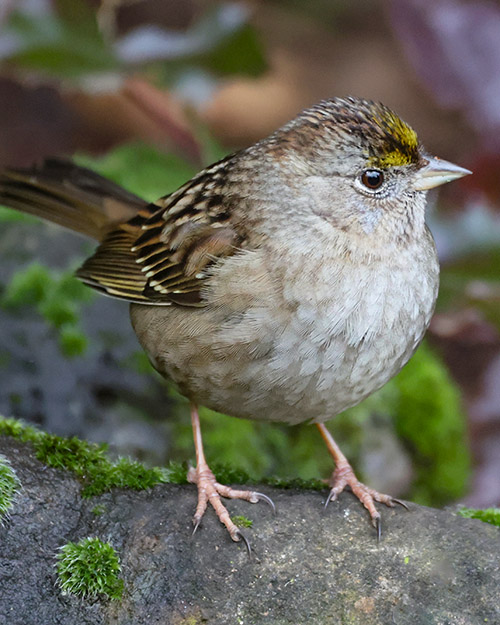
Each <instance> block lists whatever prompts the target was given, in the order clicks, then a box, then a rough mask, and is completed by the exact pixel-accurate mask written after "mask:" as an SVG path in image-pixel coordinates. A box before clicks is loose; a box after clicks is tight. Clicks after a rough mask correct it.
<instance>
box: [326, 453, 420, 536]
mask: <svg viewBox="0 0 500 625" xmlns="http://www.w3.org/2000/svg"><path fill="white" fill-rule="evenodd" d="M329 486H331V490H330V493H329V495H328V497H327V499H326V502H325V508H326V506H327V505H328V504H329V503H330V501H335V499H337V497H338V496H339V495H340V493H341V492H342V491H343V490H344V489H345V487H346V486H349V488H350V489H351V490H352V492H353V493H354V495H355V496H356V497H357V498H358V499H359V500H360V502H361V503H362V504H363V506H364V507H365V508H366V509H367V510H368V512H369V514H370V517H371V521H372V525H373V527H374V528H375V529H376V530H377V538H378V540H380V536H381V534H382V524H381V520H380V513H379V512H378V510H377V508H376V507H375V502H376V501H377V502H379V503H383V504H385V505H386V506H389V507H390V508H393V507H394V506H395V504H399V505H400V506H403V508H406V510H408V506H407V505H406V504H405V503H403V502H402V501H400V500H399V499H395V498H394V497H391V496H390V495H384V494H383V493H379V492H378V491H376V490H374V489H373V488H370V487H369V486H366V485H365V484H363V483H362V482H360V481H359V480H358V478H357V477H356V475H355V473H354V471H353V469H352V467H351V465H350V464H349V463H348V462H346V463H342V464H341V465H340V466H337V468H336V469H335V471H334V472H333V474H332V477H331V478H330V482H329Z"/></svg>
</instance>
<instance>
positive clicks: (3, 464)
mask: <svg viewBox="0 0 500 625" xmlns="http://www.w3.org/2000/svg"><path fill="white" fill-rule="evenodd" d="M20 488H21V483H20V481H19V478H18V477H17V475H16V472H15V471H14V469H13V468H12V467H11V466H10V462H9V460H8V459H7V458H6V457H5V456H3V455H2V454H0V523H1V522H2V521H3V520H4V519H5V517H6V516H7V515H8V514H9V512H10V510H11V509H12V506H13V505H14V500H15V498H16V495H17V493H18V492H19V489H20Z"/></svg>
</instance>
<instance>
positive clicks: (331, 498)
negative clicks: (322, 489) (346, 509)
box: [324, 490, 337, 510]
mask: <svg viewBox="0 0 500 625" xmlns="http://www.w3.org/2000/svg"><path fill="white" fill-rule="evenodd" d="M336 499H337V493H334V492H333V490H331V491H330V492H329V493H328V497H327V498H326V501H325V505H324V509H325V510H326V509H327V507H328V504H329V503H330V501H335V500H336Z"/></svg>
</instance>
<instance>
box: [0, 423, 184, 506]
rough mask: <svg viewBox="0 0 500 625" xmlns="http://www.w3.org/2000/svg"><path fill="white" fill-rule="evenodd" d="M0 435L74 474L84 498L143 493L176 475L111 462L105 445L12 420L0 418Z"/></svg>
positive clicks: (121, 460)
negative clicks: (28, 446)
mask: <svg viewBox="0 0 500 625" xmlns="http://www.w3.org/2000/svg"><path fill="white" fill-rule="evenodd" d="M2 434H3V435H4V436H12V437H14V438H17V439H19V440H21V441H24V442H29V443H31V444H32V445H33V447H34V449H35V453H36V457H37V458H38V460H40V461H41V462H43V463H45V464H47V465H49V466H51V467H55V468H58V469H66V470H67V471H71V472H72V473H74V474H75V475H76V476H77V477H78V478H79V479H80V480H81V482H82V484H83V488H82V495H83V496H84V497H91V496H93V495H100V494H101V493H104V492H107V491H109V490H110V489H112V488H132V489H134V490H144V489H147V488H151V487H152V486H154V485H155V484H159V483H161V482H176V480H174V479H170V476H172V477H173V476H177V472H176V471H175V470H172V472H169V471H168V470H164V469H160V468H157V467H153V468H148V467H145V466H144V465H142V464H141V463H140V462H136V461H134V460H129V459H128V458H119V459H118V460H117V461H115V462H112V461H111V460H109V459H108V458H107V457H106V449H107V447H106V445H96V444H94V443H87V442H85V441H82V440H80V439H78V438H76V437H73V438H62V437H60V436H55V435H54V434H47V433H45V432H41V431H39V430H37V429H35V428H33V427H31V426H29V425H25V424H23V423H21V422H20V421H17V420H16V419H6V418H3V417H0V435H2ZM184 481H185V477H184Z"/></svg>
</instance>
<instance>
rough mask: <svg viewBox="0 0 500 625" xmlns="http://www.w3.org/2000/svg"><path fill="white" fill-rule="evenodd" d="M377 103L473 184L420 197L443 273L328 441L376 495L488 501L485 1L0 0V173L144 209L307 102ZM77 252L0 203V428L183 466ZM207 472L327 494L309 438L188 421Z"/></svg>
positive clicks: (491, 210) (495, 354)
mask: <svg viewBox="0 0 500 625" xmlns="http://www.w3.org/2000/svg"><path fill="white" fill-rule="evenodd" d="M337 95H356V96H361V97H366V98H370V99H374V100H381V101H383V102H384V103H386V104H387V105H389V106H390V107H392V108H394V109H395V110H396V111H397V112H398V113H399V114H400V115H401V116H402V118H403V119H405V120H406V121H407V122H409V123H410V124H411V125H412V126H413V127H414V128H415V129H416V130H417V131H418V133H419V137H420V139H421V140H422V142H423V143H424V144H425V145H426V147H427V148H428V149H429V151H431V152H432V153H434V154H436V155H438V156H441V157H442V158H445V159H447V160H451V161H454V162H456V163H458V164H460V165H462V166H464V167H467V168H469V169H471V170H473V171H474V175H473V176H470V177H467V178H466V179H464V180H463V181H459V182H456V183H453V184H452V185H449V186H446V187H445V188H443V190H442V191H441V192H440V193H439V196H437V195H432V196H431V198H430V209H429V223H430V225H431V229H432V231H433V233H434V235H435V238H436V242H437V246H438V250H439V254H440V257H441V262H442V285H441V292H440V298H439V302H438V307H437V311H436V315H435V317H434V319H433V321H432V325H431V329H430V331H429V333H428V337H427V340H426V342H425V344H424V345H423V346H422V347H421V348H419V350H418V351H417V354H416V355H415V357H414V358H413V359H412V361H411V362H410V364H409V365H408V366H407V367H405V369H404V370H403V371H402V372H401V374H400V375H399V376H397V378H396V379H395V380H394V381H392V382H391V383H390V384H388V385H387V386H386V387H385V388H384V389H382V390H381V391H379V392H378V393H377V394H376V395H375V396H373V397H372V398H370V399H369V400H367V401H366V402H365V403H364V404H362V405H361V406H359V407H356V408H354V409H352V410H350V411H349V412H348V413H346V414H344V415H341V416H339V417H338V418H336V419H335V421H332V423H331V424H330V426H331V430H332V432H333V433H334V435H335V436H336V438H337V440H338V442H339V443H340V444H341V446H342V447H343V450H344V452H345V453H346V454H347V455H348V456H349V457H350V459H351V460H352V461H353V462H354V464H355V466H356V468H357V470H358V471H359V473H360V474H361V475H362V476H363V477H364V479H366V480H367V481H368V482H369V483H370V484H372V485H373V486H375V487H376V488H378V489H380V490H382V491H384V492H390V493H391V494H393V495H398V496H406V497H410V498H413V499H414V500H416V501H419V502H421V503H426V504H431V505H442V504H445V503H450V502H455V501H462V502H466V503H468V504H469V505H473V506H478V507H487V506H492V505H498V504H500V479H499V476H500V334H499V330H500V314H499V311H500V308H499V303H500V219H499V210H500V176H499V172H500V3H498V2H491V1H486V0H484V1H480V0H476V1H473V0H471V1H468V0H393V1H392V2H391V1H389V0H385V1H384V0H364V2H359V3H354V2H351V3H348V2H341V1H340V0H312V1H307V2H306V1H305V0H289V1H285V0H281V1H280V0H266V1H263V0H262V1H258V0H255V1H241V2H209V1H208V0H206V1H205V0H101V1H99V0H2V2H1V3H0V166H6V165H9V166H26V165H31V164H32V163H33V162H34V161H39V160H40V159H42V158H43V157H46V156H49V155H67V156H71V157H74V158H76V159H77V160H78V161H79V162H80V163H82V164H85V165H87V166H90V167H93V168H94V169H96V170H98V171H100V172H101V173H103V174H105V175H108V176H109V177H111V178H113V179H114V180H116V181H117V182H119V183H121V184H123V185H124V186H125V187H127V188H128V189H130V190H131V191H133V192H135V193H137V194H138V195H142V196H144V197H145V198H146V199H149V200H154V199H156V198H157V197H159V196H161V195H165V194H166V193H169V192H170V191H173V190H174V189H175V188H176V187H177V186H179V185H180V184H182V183H183V182H184V181H185V180H186V179H188V178H189V177H191V176H192V175H193V174H194V173H195V172H196V171H197V170H199V169H200V168H201V167H203V166H205V165H207V164H209V163H210V162H212V161H214V160H216V159H218V158H220V157H222V156H223V155H224V154H226V153H228V152H230V151H232V150H234V149H237V148H239V147H243V146H246V145H248V144H250V143H252V142H254V141H256V140H257V139H259V138H261V137H263V136H265V135H267V134H268V133H270V132H271V131H272V130H274V129H275V128H277V127H278V126H279V125H281V124H282V123H284V122H286V121H287V120H289V119H290V118H292V117H293V116H294V115H296V114H297V113H298V112H299V111H300V110H301V109H302V108H304V107H306V106H309V105H311V104H313V103H315V102H316V101H318V100H319V99H321V98H329V97H333V96H337ZM91 251H92V244H91V243H90V242H87V241H85V240H82V239H80V238H78V237H77V236H75V235H73V234H71V233H68V232H65V231H63V230H61V229H59V228H57V227H55V226H52V225H49V224H41V223H40V222H37V221H36V220H34V219H32V218H28V217H25V216H21V215H19V214H17V213H14V212H12V211H10V210H8V209H4V208H0V413H1V414H3V415H4V416H16V417H20V418H23V419H25V420H27V421H30V422H34V423H36V424H38V425H40V426H41V427H43V428H44V429H46V430H49V431H52V432H55V433H58V434H63V435H73V434H76V435H78V436H81V437H84V438H87V439H89V440H94V441H106V442H108V443H109V444H110V447H111V450H112V452H113V453H119V454H128V455H131V456H133V457H136V458H139V459H141V460H144V461H145V462H148V463H152V464H165V463H166V462H168V461H169V460H171V459H176V460H181V461H188V459H190V458H193V456H194V453H193V449H192V443H191V433H190V421H189V412H188V406H187V402H186V400H184V399H183V398H182V397H181V396H179V395H178V394H177V393H176V391H175V389H173V388H171V387H169V386H167V385H166V384H165V383H164V382H163V381H162V380H161V379H160V378H159V376H158V375H157V374H156V373H155V372H154V371H153V370H152V369H151V368H150V366H149V365H148V363H147V360H146V358H145V356H144V355H143V354H142V352H141V350H140V348H139V346H138V343H137V341H136V339H135V336H134V334H133V331H132V329H131V327H130V324H129V320H128V310H127V306H126V305H125V304H124V303H123V302H119V301H113V300H111V299H107V298H105V297H101V296H99V295H97V294H95V293H93V292H91V291H90V290H89V289H86V288H85V287H83V286H82V285H80V284H79V283H78V282H77V281H76V280H75V279H74V278H73V277H72V272H73V270H74V269H75V268H76V267H77V266H78V264H79V263H80V262H81V261H82V259H83V258H84V257H85V256H86V255H87V254H89V253H90V252H91ZM202 414H203V416H204V419H203V422H202V426H203V428H204V435H205V444H206V447H207V455H208V458H209V460H212V461H214V460H216V461H218V462H221V463H223V464H226V465H227V464H231V465H233V466H234V467H236V468H238V469H241V470H243V471H245V472H247V473H248V474H250V475H251V476H252V477H254V478H256V479H258V478H260V477H262V476H272V475H277V476H280V477H285V478H286V477H297V476H299V477H302V478H311V477H327V476H328V475H329V474H330V471H331V469H332V467H331V462H330V459H329V457H328V454H327V452H326V449H324V448H323V445H322V442H321V441H320V440H319V436H318V434H317V431H316V429H315V428H311V427H308V426H300V427H293V428H287V427H282V426H277V425H272V424H262V423H257V424H256V423H250V422H246V421H240V420H237V419H232V418H228V417H225V416H221V415H216V414H215V413H211V412H210V411H204V412H203V413H202Z"/></svg>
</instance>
